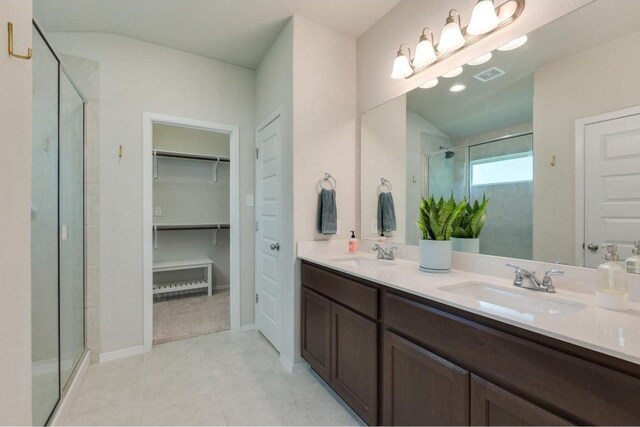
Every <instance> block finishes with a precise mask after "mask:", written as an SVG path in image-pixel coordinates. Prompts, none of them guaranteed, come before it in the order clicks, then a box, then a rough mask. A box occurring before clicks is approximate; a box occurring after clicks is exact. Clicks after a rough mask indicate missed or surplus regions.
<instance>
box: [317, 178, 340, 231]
mask: <svg viewBox="0 0 640 427" xmlns="http://www.w3.org/2000/svg"><path fill="white" fill-rule="evenodd" d="M337 232H338V208H337V206H336V190H328V189H326V188H323V189H322V190H321V191H320V194H319V195H318V233H321V234H336V233H337Z"/></svg>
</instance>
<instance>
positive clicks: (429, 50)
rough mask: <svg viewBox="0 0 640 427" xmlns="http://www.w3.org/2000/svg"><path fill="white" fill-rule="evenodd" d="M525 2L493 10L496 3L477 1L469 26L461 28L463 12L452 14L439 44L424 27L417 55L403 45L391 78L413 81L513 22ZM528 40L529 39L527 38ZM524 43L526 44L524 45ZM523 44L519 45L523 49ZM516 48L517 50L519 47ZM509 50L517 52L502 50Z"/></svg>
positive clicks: (512, 1) (487, 56)
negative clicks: (461, 50) (414, 77)
mask: <svg viewBox="0 0 640 427" xmlns="http://www.w3.org/2000/svg"><path fill="white" fill-rule="evenodd" d="M525 1H526V0H508V1H506V2H505V3H503V4H501V5H500V6H498V7H497V8H496V7H494V0H476V5H475V7H474V8H473V11H472V15H471V22H470V24H469V25H468V26H467V27H465V28H462V25H461V18H460V13H459V12H458V11H457V10H456V9H451V10H450V11H449V16H447V19H446V21H445V25H444V27H443V28H442V31H441V33H440V40H439V41H438V43H437V44H436V42H435V40H434V37H433V33H432V32H431V30H430V29H429V28H424V29H423V30H422V34H421V35H420V40H419V41H418V45H417V46H416V56H415V58H412V57H411V51H410V50H409V47H408V46H407V45H406V44H404V43H403V44H402V45H400V49H398V53H397V55H396V58H395V60H394V62H393V71H392V73H391V78H392V79H403V78H405V79H406V78H410V77H413V76H415V75H416V74H419V73H421V72H423V71H424V70H426V69H427V68H429V67H432V66H433V65H434V64H437V63H438V62H441V61H443V60H444V59H447V58H449V57H450V56H452V55H454V54H455V53H457V52H458V51H459V50H460V49H464V48H466V47H468V46H470V45H472V44H474V43H476V42H478V41H480V40H482V39H483V38H485V37H486V36H488V35H489V34H492V33H494V32H495V31H498V30H499V29H501V28H504V27H506V26H507V25H510V24H511V23H513V22H514V21H515V20H516V19H518V18H519V17H520V15H522V12H523V11H524V6H525ZM525 41H526V39H525ZM522 44H524V43H522ZM522 44H520V45H519V46H522ZM404 46H406V50H408V52H409V54H408V55H407V54H405V53H404V49H403V47H404ZM519 46H516V47H519ZM506 48H510V49H514V47H511V43H509V44H507V45H505V46H503V47H501V48H500V50H506ZM481 59H482V60H485V59H486V60H485V61H484V62H486V61H488V60H489V59H491V54H490V53H488V54H485V55H483V56H481V57H479V58H476V59H475V60H473V61H471V62H470V64H475V65H479V64H481V63H483V62H476V61H480V60H481Z"/></svg>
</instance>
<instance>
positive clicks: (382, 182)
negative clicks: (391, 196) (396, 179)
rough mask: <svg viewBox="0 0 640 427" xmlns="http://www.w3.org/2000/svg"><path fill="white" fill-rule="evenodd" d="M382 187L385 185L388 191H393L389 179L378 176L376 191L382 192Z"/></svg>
mask: <svg viewBox="0 0 640 427" xmlns="http://www.w3.org/2000/svg"><path fill="white" fill-rule="evenodd" d="M384 187H387V189H388V190H389V191H388V192H389V193H390V192H392V191H393V186H392V185H391V181H389V180H388V179H387V178H384V177H382V178H380V185H378V193H382V192H383V190H384Z"/></svg>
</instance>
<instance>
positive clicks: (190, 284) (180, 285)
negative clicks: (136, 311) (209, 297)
mask: <svg viewBox="0 0 640 427" xmlns="http://www.w3.org/2000/svg"><path fill="white" fill-rule="evenodd" d="M208 288H209V283H208V282H207V281H206V280H205V279H200V280H180V281H177V282H167V283H154V285H153V294H154V295H158V294H166V293H168V292H181V291H190V290H193V289H208Z"/></svg>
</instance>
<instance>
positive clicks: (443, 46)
mask: <svg viewBox="0 0 640 427" xmlns="http://www.w3.org/2000/svg"><path fill="white" fill-rule="evenodd" d="M453 12H455V13H456V14H457V16H458V22H455V19H454V18H453V16H452V15H453ZM464 44H465V40H464V36H463V35H462V29H460V14H459V13H458V11H457V10H455V9H451V11H450V12H449V16H448V17H447V21H446V23H445V26H444V28H443V29H442V33H440V42H439V43H438V52H440V53H442V54H445V53H449V52H453V51H454V50H458V49H460V48H461V47H462V46H464Z"/></svg>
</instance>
